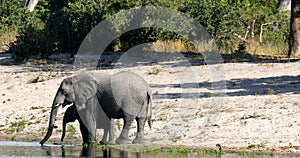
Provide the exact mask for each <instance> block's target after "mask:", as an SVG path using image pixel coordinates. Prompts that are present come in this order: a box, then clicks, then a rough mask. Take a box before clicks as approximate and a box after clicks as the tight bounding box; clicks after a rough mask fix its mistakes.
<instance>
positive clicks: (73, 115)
mask: <svg viewBox="0 0 300 158" xmlns="http://www.w3.org/2000/svg"><path fill="white" fill-rule="evenodd" d="M98 107H100V108H101V106H98ZM100 110H101V111H100ZM100 110H99V111H100V112H102V113H101V114H99V115H97V119H96V128H97V129H103V130H104V132H103V137H102V140H101V141H100V144H114V131H113V130H114V121H113V119H112V120H110V119H108V117H106V115H105V113H104V112H103V110H102V108H101V109H100ZM75 120H79V121H81V120H80V117H79V116H78V113H77V109H76V106H75V105H74V104H73V105H72V106H70V107H68V108H67V110H66V112H65V114H64V118H63V131H62V136H61V141H63V140H64V137H65V134H66V126H67V124H68V123H69V122H75ZM108 133H109V140H108V141H107V134H108Z"/></svg>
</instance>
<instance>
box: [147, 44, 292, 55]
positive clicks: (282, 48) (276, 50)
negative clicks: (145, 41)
mask: <svg viewBox="0 0 300 158" xmlns="http://www.w3.org/2000/svg"><path fill="white" fill-rule="evenodd" d="M197 48H198V52H207V51H212V50H215V49H216V48H215V46H214V43H213V42H208V43H199V44H198V46H197ZM226 49H227V51H226V50H225V49H221V50H220V52H221V54H223V55H231V54H233V53H234V52H235V51H236V50H237V49H238V43H237V44H236V45H234V46H232V48H231V49H228V48H226ZM151 50H153V51H155V52H170V53H172V52H183V53H186V52H192V53H196V52H197V51H196V50H195V48H194V47H193V46H191V45H188V44H184V43H182V42H181V41H170V40H168V41H157V42H154V43H153V44H152V45H151ZM245 52H246V54H241V53H238V54H235V55H233V56H232V57H233V58H249V57H255V58H267V59H277V58H286V57H287V53H288V44H287V43H285V42H282V43H281V44H277V45H275V44H260V43H259V42H257V41H252V42H248V43H246V50H245ZM236 55H238V56H236Z"/></svg>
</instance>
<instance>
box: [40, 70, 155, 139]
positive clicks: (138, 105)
mask: <svg viewBox="0 0 300 158" xmlns="http://www.w3.org/2000/svg"><path fill="white" fill-rule="evenodd" d="M71 103H74V104H75V105H76V108H77V112H78V115H79V117H80V122H79V124H80V131H81V135H82V140H83V143H84V144H85V143H87V144H91V143H94V142H95V141H96V119H97V115H98V114H99V111H97V109H98V108H97V106H99V105H100V106H101V107H102V109H103V111H104V112H105V114H106V116H107V117H108V119H112V118H114V119H120V118H122V119H123V120H124V125H123V129H122V131H121V134H120V136H119V138H118V139H117V140H116V143H117V144H125V143H127V139H128V132H129V128H130V126H131V124H132V122H133V121H134V119H135V120H136V122H137V134H136V137H135V139H134V140H133V142H132V143H143V130H144V125H145V122H146V120H147V119H148V124H149V126H150V128H151V126H152V122H151V116H152V110H151V108H152V94H151V90H150V87H149V85H148V84H147V82H146V81H145V80H144V79H143V78H142V77H141V76H139V75H137V74H136V73H133V72H130V71H121V72H118V73H116V74H113V75H108V74H103V73H98V72H81V73H79V74H78V75H75V76H73V77H70V78H66V79H64V80H63V81H62V83H61V85H60V87H59V88H58V90H57V93H56V96H55V98H54V100H53V104H52V109H51V114H50V120H49V127H48V131H47V134H46V136H45V138H44V139H43V140H42V141H41V142H40V144H42V145H43V144H44V143H45V142H46V141H47V140H48V139H49V137H50V136H51V134H52V132H53V128H54V123H55V118H56V115H57V111H58V108H59V107H60V106H61V105H62V106H65V105H66V104H71Z"/></svg>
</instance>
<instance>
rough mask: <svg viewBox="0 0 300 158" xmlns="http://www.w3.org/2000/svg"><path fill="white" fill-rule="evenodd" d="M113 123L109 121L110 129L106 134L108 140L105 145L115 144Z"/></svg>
mask: <svg viewBox="0 0 300 158" xmlns="http://www.w3.org/2000/svg"><path fill="white" fill-rule="evenodd" d="M114 123H115V121H114V120H113V119H111V120H110V127H109V129H108V133H109V139H108V142H107V144H115V140H114V138H115V134H114Z"/></svg>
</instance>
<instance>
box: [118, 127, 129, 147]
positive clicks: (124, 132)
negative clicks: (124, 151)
mask: <svg viewBox="0 0 300 158" xmlns="http://www.w3.org/2000/svg"><path fill="white" fill-rule="evenodd" d="M128 132H129V130H126V129H123V130H122V132H121V134H120V136H119V138H118V139H117V140H116V144H127V138H128Z"/></svg>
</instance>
